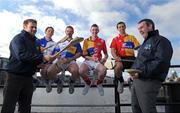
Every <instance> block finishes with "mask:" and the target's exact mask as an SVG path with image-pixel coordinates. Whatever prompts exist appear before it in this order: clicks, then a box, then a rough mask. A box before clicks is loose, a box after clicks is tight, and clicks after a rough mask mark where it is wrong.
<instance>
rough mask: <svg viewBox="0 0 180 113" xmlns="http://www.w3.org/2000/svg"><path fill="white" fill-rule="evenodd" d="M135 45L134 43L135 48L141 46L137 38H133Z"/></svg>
mask: <svg viewBox="0 0 180 113" xmlns="http://www.w3.org/2000/svg"><path fill="white" fill-rule="evenodd" d="M133 43H134V48H136V47H138V46H139V45H140V43H139V41H138V40H137V39H136V38H135V37H133Z"/></svg>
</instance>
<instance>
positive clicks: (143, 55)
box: [130, 19, 173, 113]
mask: <svg viewBox="0 0 180 113" xmlns="http://www.w3.org/2000/svg"><path fill="white" fill-rule="evenodd" d="M138 30H139V32H140V34H141V35H142V36H143V38H144V42H143V44H142V45H141V47H140V49H139V51H138V56H137V58H136V60H135V62H134V64H133V66H132V67H131V68H132V69H136V70H139V71H138V72H131V73H130V74H131V76H132V78H133V85H132V91H131V93H132V111H133V113H157V110H156V97H157V95H158V92H159V89H160V87H161V83H162V82H163V81H164V80H165V78H166V76H167V73H168V70H169V66H170V60H171V57H172V54H173V49H172V46H171V43H170V41H169V40H168V39H167V38H165V37H163V36H161V35H159V32H158V30H155V25H154V22H153V21H152V20H151V19H143V20H141V21H139V23H138Z"/></svg>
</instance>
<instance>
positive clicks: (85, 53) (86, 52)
mask: <svg viewBox="0 0 180 113" xmlns="http://www.w3.org/2000/svg"><path fill="white" fill-rule="evenodd" d="M87 44H88V43H87V39H86V40H84V43H83V55H87V54H88V51H87V49H88V45H87Z"/></svg>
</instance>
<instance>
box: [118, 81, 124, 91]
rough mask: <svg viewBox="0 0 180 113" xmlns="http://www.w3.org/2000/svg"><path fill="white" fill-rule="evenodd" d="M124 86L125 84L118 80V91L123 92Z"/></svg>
mask: <svg viewBox="0 0 180 113" xmlns="http://www.w3.org/2000/svg"><path fill="white" fill-rule="evenodd" d="M123 86H124V83H123V82H120V81H118V87H117V91H118V92H119V93H123V91H124V87H123Z"/></svg>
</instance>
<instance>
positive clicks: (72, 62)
mask: <svg viewBox="0 0 180 113" xmlns="http://www.w3.org/2000/svg"><path fill="white" fill-rule="evenodd" d="M74 63H76V61H75V60H73V61H71V62H69V63H65V64H62V65H60V68H61V70H62V71H65V70H66V69H67V68H68V67H69V65H71V64H74Z"/></svg>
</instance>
